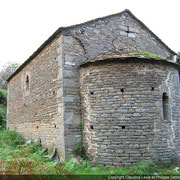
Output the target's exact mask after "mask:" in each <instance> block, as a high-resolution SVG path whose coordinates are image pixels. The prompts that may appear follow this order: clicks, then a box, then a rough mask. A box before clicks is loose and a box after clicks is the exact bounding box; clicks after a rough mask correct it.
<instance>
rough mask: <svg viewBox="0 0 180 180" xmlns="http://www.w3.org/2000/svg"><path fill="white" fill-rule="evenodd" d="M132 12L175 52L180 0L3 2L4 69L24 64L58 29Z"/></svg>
mask: <svg viewBox="0 0 180 180" xmlns="http://www.w3.org/2000/svg"><path fill="white" fill-rule="evenodd" d="M124 9H129V10H130V11H131V12H132V13H133V14H134V15H135V16H136V17H137V18H139V19H140V20H141V21H142V22H143V23H145V24H146V25H147V26H148V27H149V28H150V29H151V30H152V31H153V32H154V33H155V34H156V35H157V36H159V38H160V39H162V40H163V41H164V42H165V43H166V44H167V45H168V46H169V47H170V48H171V49H172V50H174V51H175V52H177V51H180V23H179V22H180V0H0V23H1V24H0V68H1V66H2V65H3V64H5V63H6V62H9V61H11V62H13V61H16V62H20V63H22V62H24V61H25V60H26V59H27V58H28V57H29V56H30V55H31V54H32V53H33V52H34V51H35V50H36V49H37V48H38V47H39V46H40V45H41V44H42V43H43V42H44V41H45V40H46V39H47V38H48V37H49V36H50V35H51V34H52V33H53V32H54V31H56V29H57V28H59V27H61V26H69V25H73V24H77V23H82V22H85V21H88V20H91V19H94V18H98V17H103V16H107V15H110V14H114V13H118V12H121V11H123V10H124Z"/></svg>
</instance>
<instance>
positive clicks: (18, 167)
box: [0, 130, 180, 175]
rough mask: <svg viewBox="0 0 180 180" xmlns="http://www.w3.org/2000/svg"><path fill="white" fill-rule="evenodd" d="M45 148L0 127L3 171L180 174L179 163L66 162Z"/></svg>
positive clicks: (80, 173)
mask: <svg viewBox="0 0 180 180" xmlns="http://www.w3.org/2000/svg"><path fill="white" fill-rule="evenodd" d="M44 155H45V153H44V150H43V149H42V147H41V146H40V144H38V143H31V144H29V145H26V144H25V140H24V139H23V138H22V137H21V136H20V135H19V134H18V133H17V132H16V131H9V130H2V131H0V174H16V175H22V174H28V175H29V174H36V175H59V174H60V175H72V174H74V175H180V171H175V170H174V168H175V167H179V166H178V165H173V164H171V165H170V166H169V167H168V168H160V167H158V166H157V165H154V164H152V163H151V162H139V163H137V164H135V165H133V166H127V167H124V168H110V167H105V166H102V165H93V164H91V163H90V161H88V160H83V159H81V158H80V157H79V158H76V159H75V161H73V158H71V159H70V160H69V161H67V162H64V163H54V162H53V161H52V160H50V159H47V158H45V157H43V156H44Z"/></svg>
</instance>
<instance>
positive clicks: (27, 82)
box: [26, 75, 29, 90]
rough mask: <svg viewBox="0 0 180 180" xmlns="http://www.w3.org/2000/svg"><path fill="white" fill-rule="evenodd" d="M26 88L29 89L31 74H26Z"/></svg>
mask: <svg viewBox="0 0 180 180" xmlns="http://www.w3.org/2000/svg"><path fill="white" fill-rule="evenodd" d="M26 90H29V76H28V75H27V76H26Z"/></svg>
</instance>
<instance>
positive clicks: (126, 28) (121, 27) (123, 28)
mask: <svg viewBox="0 0 180 180" xmlns="http://www.w3.org/2000/svg"><path fill="white" fill-rule="evenodd" d="M119 28H120V29H121V30H123V31H128V27H127V26H124V25H119Z"/></svg>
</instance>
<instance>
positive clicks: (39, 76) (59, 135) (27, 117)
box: [7, 37, 65, 159]
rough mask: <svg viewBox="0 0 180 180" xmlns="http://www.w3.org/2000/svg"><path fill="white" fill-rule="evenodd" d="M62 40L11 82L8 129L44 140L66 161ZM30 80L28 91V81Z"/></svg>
mask: <svg viewBox="0 0 180 180" xmlns="http://www.w3.org/2000/svg"><path fill="white" fill-rule="evenodd" d="M62 56H63V55H62V37H59V38H56V39H55V40H54V41H53V42H52V43H51V44H50V45H48V46H47V47H46V48H45V49H44V50H43V51H42V52H41V53H40V54H39V55H38V56H37V57H35V58H34V59H33V60H32V61H31V62H30V63H29V64H28V65H26V66H25V67H24V68H23V69H22V70H21V71H20V72H19V73H18V74H17V75H16V76H15V77H13V78H12V79H11V80H10V82H9V83H8V115H7V121H8V128H10V129H13V128H16V129H17V131H19V132H20V133H21V134H22V135H23V136H24V137H25V138H26V139H34V140H35V139H39V138H40V139H41V142H42V145H43V146H45V147H56V148H58V152H59V155H60V157H61V158H62V159H64V158H65V152H64V121H63V118H64V117H63V110H64V108H63V79H62V70H61V69H62V63H63V62H62ZM27 76H28V78H29V89H27V87H26V83H27V82H26V78H27Z"/></svg>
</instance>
